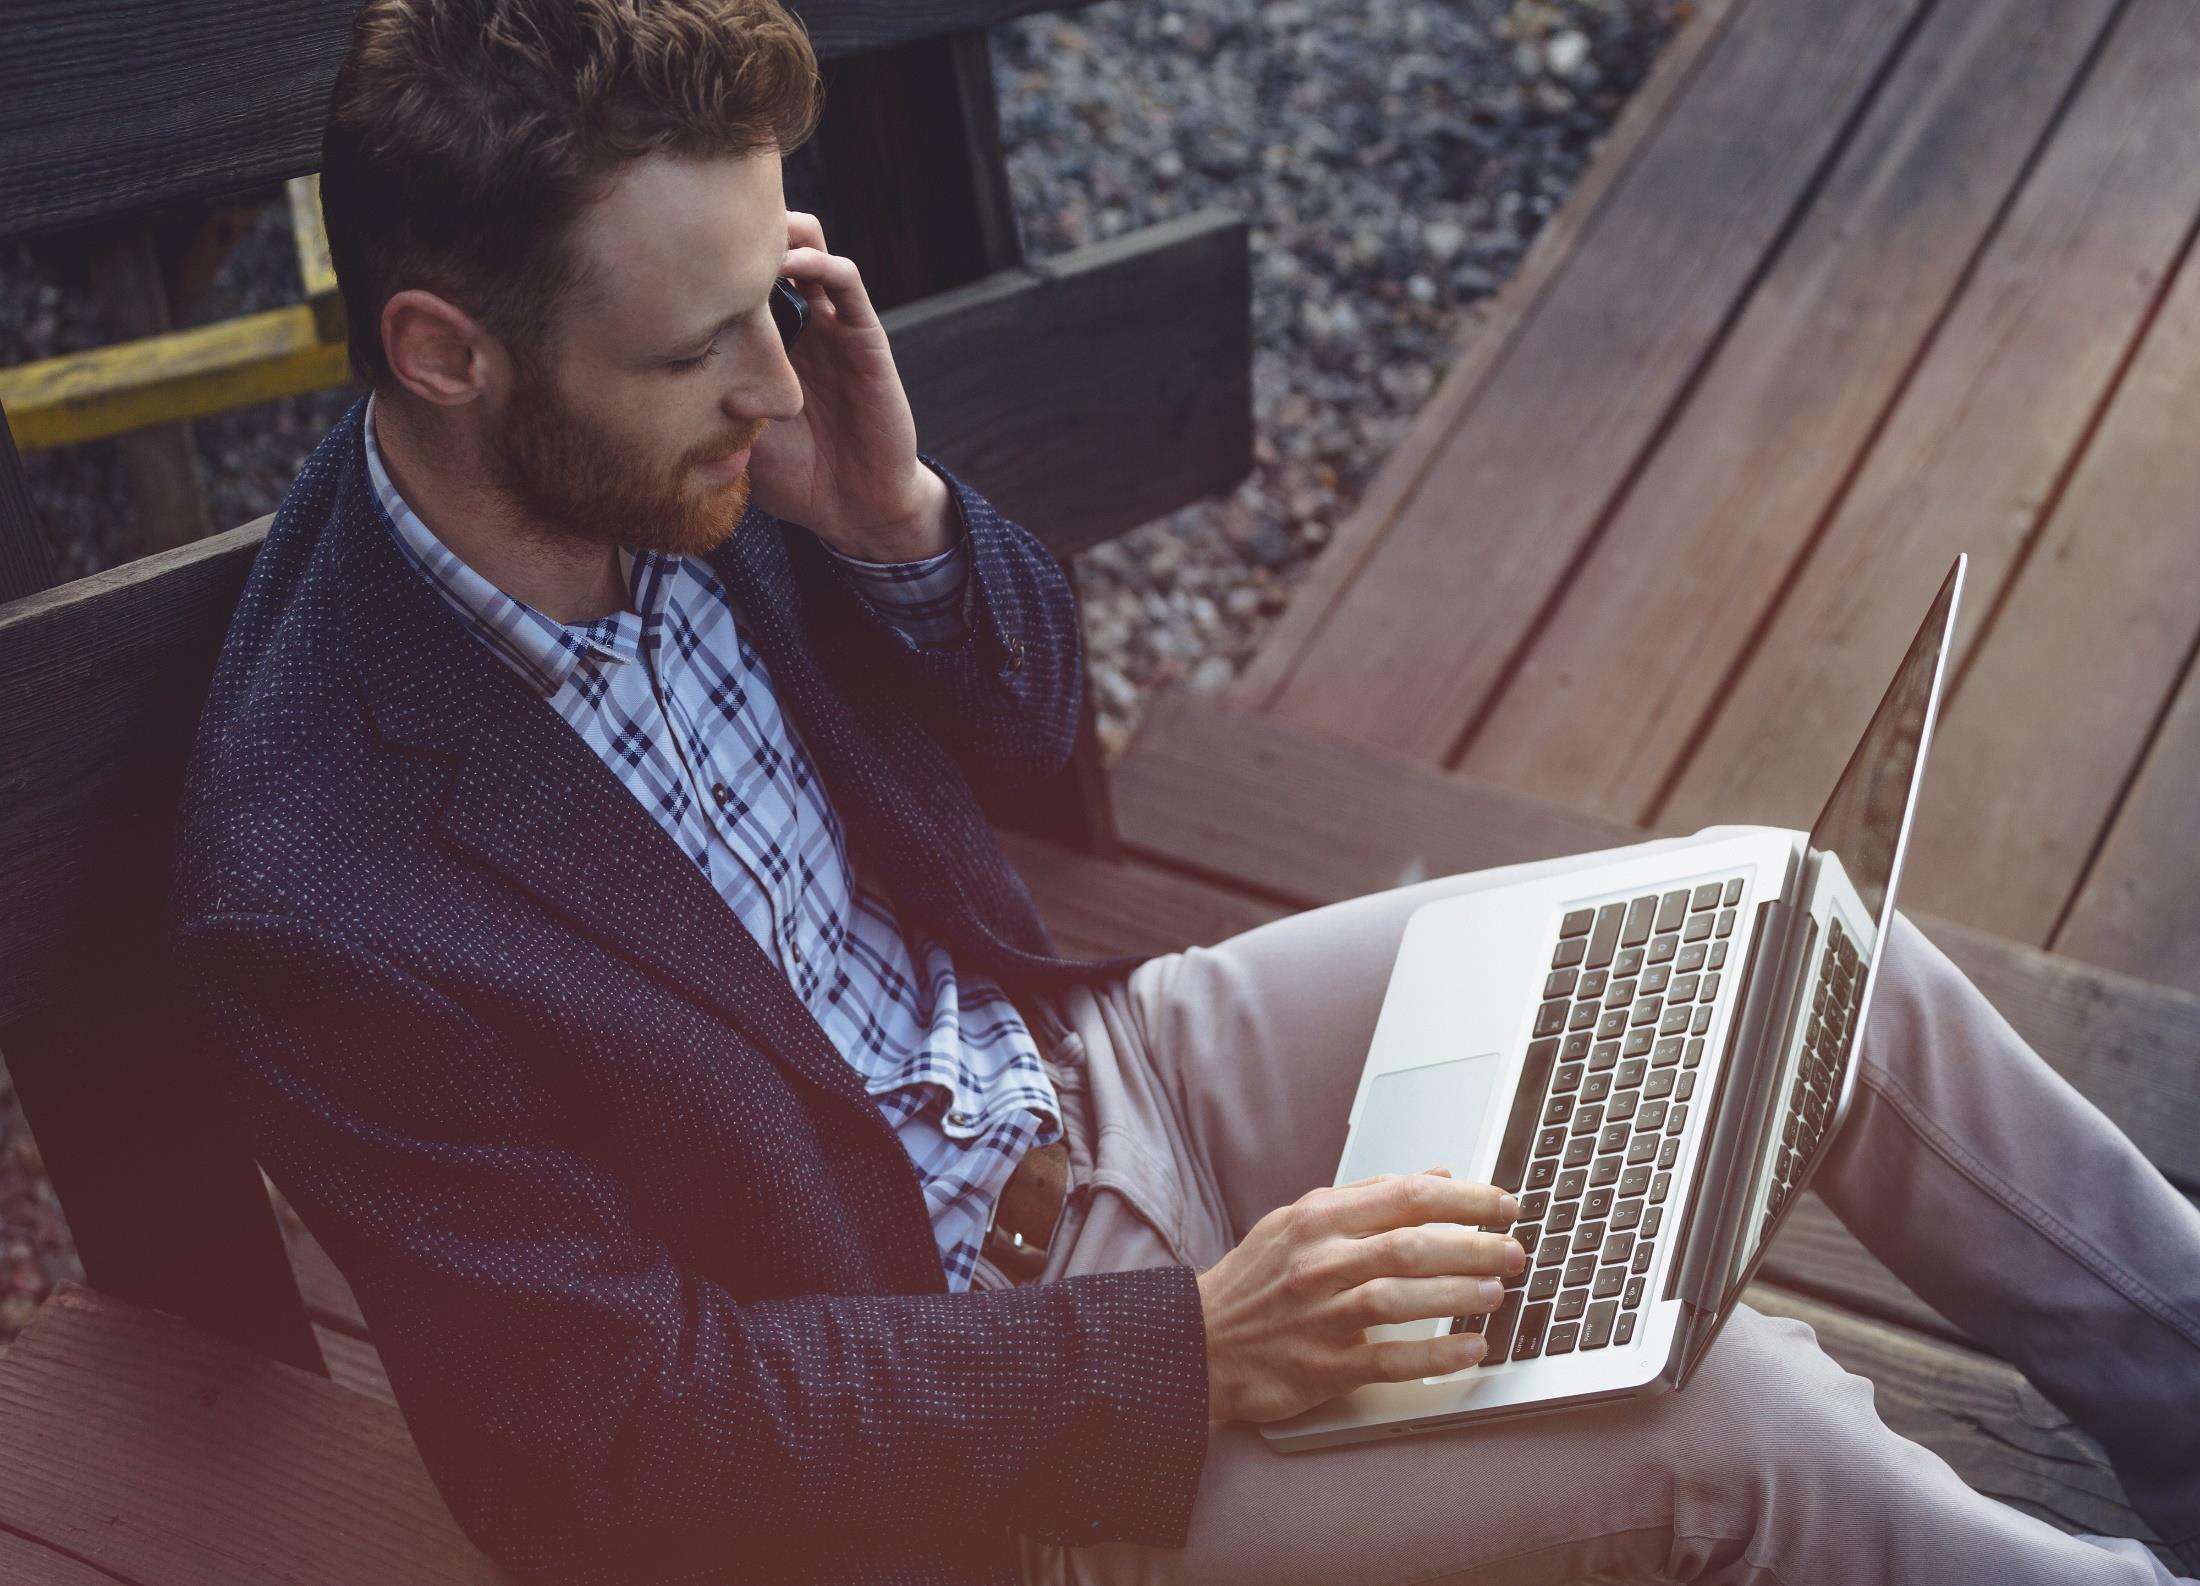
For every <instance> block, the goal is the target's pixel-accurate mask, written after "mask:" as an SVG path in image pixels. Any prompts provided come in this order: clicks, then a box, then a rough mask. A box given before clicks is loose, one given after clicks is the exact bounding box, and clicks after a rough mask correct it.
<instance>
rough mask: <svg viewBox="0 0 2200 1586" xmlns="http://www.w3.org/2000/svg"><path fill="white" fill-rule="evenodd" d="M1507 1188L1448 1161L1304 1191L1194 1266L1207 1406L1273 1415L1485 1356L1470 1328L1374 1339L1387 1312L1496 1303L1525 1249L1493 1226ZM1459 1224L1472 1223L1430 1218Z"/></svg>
mask: <svg viewBox="0 0 2200 1586" xmlns="http://www.w3.org/2000/svg"><path fill="white" fill-rule="evenodd" d="M1518 1209H1519V1208H1518V1204H1517V1202H1516V1201H1515V1200H1514V1198H1513V1197H1512V1196H1511V1195H1509V1194H1506V1193H1505V1192H1504V1191H1502V1190H1499V1189H1496V1188H1493V1187H1492V1186H1490V1185H1488V1184H1465V1183H1460V1182H1458V1181H1456V1180H1454V1179H1453V1178H1452V1177H1451V1170H1450V1169H1448V1168H1431V1169H1429V1170H1428V1171H1427V1172H1423V1173H1384V1174H1379V1175H1377V1176H1376V1177H1374V1178H1366V1179H1360V1180H1357V1181H1356V1182H1354V1183H1351V1184H1339V1185H1334V1186H1324V1187H1323V1188H1320V1189H1314V1190H1309V1191H1307V1193H1306V1194H1304V1195H1301V1196H1300V1197H1299V1198H1298V1199H1297V1200H1296V1201H1293V1202H1292V1203H1291V1204H1290V1205H1288V1206H1279V1207H1277V1208H1276V1209H1275V1210H1274V1211H1272V1212H1270V1213H1269V1214H1268V1215H1267V1216H1265V1217H1263V1218H1262V1219H1261V1220H1260V1221H1259V1222H1257V1223H1255V1224H1254V1225H1253V1226H1252V1229H1251V1230H1250V1231H1249V1232H1248V1233H1247V1234H1246V1236H1245V1238H1244V1239H1243V1240H1242V1241H1241V1242H1240V1243H1239V1244H1238V1246H1237V1248H1236V1249H1234V1250H1232V1251H1231V1252H1230V1253H1229V1254H1228V1255H1226V1256H1224V1257H1223V1258H1222V1259H1221V1260H1220V1261H1218V1262H1216V1263H1215V1264H1214V1265H1213V1266H1211V1267H1209V1268H1208V1269H1207V1270H1206V1271H1205V1272H1202V1273H1201V1274H1200V1275H1199V1298H1200V1304H1201V1306H1202V1308H1203V1309H1204V1311H1205V1313H1206V1323H1207V1382H1208V1418H1209V1419H1210V1420H1211V1421H1253V1422H1261V1421H1280V1420H1283V1419H1285V1418H1286V1417H1289V1416H1292V1415H1296V1414H1298V1413H1299V1412H1300V1411H1301V1410H1304V1409H1307V1408H1308V1407H1310V1406H1312V1405H1316V1404H1320V1403H1321V1402H1322V1401H1324V1400H1325V1399H1331V1398H1334V1397H1336V1396H1337V1395H1338V1394H1340V1393H1347V1392H1350V1391H1351V1390H1352V1389H1354V1388H1357V1387H1361V1386H1363V1385H1365V1384H1367V1383H1370V1382H1410V1381H1413V1380H1414V1379H1416V1378H1419V1377H1434V1376H1442V1375H1445V1374H1447V1373H1449V1372H1454V1371H1459V1370H1462V1369H1464V1368H1465V1367H1467V1366H1471V1365H1473V1364H1474V1363H1475V1362H1476V1361H1478V1360H1480V1359H1481V1358H1482V1351H1483V1343H1482V1340H1481V1339H1480V1338H1479V1337H1478V1336H1476V1335H1474V1334H1471V1333H1455V1334H1447V1335H1445V1336H1442V1337H1438V1338H1427V1339H1384V1340H1382V1341H1380V1342H1375V1343H1371V1342H1369V1341H1368V1339H1367V1336H1366V1329H1368V1328H1369V1327H1372V1326H1376V1325H1378V1324H1381V1323H1386V1322H1410V1321H1419V1320H1423V1319H1426V1318H1429V1317H1438V1316H1444V1317H1449V1316H1460V1315H1471V1314H1474V1313H1477V1312H1487V1311H1493V1310H1495V1309H1496V1308H1497V1306H1498V1303H1499V1301H1500V1299H1501V1298H1502V1297H1503V1290H1502V1287H1501V1280H1502V1279H1504V1278H1505V1277H1508V1276H1510V1275H1512V1274H1514V1273H1517V1272H1519V1271H1520V1270H1521V1269H1522V1268H1523V1266H1524V1265H1525V1263H1526V1256H1525V1254H1524V1253H1523V1252H1522V1250H1521V1248H1520V1246H1519V1244H1518V1243H1517V1242H1515V1241H1514V1240H1512V1239H1511V1238H1509V1237H1507V1236H1506V1235H1504V1234H1502V1233H1491V1232H1477V1231H1475V1230H1476V1229H1477V1228H1479V1229H1485V1230H1487V1229H1502V1228H1505V1227H1508V1226H1510V1224H1511V1223H1512V1220H1513V1218H1514V1216H1515V1215H1516V1214H1517V1212H1518ZM1448 1223H1467V1224H1472V1225H1474V1226H1473V1227H1471V1228H1454V1227H1430V1226H1427V1225H1429V1224H1448Z"/></svg>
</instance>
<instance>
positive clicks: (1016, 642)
mask: <svg viewBox="0 0 2200 1586" xmlns="http://www.w3.org/2000/svg"><path fill="white" fill-rule="evenodd" d="M1008 669H1009V670H1010V671H1011V672H1021V671H1022V670H1023V669H1024V641H1023V640H1021V639H1014V638H1012V639H1010V640H1009V641H1008Z"/></svg>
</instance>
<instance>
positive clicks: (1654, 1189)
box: [1650, 1173, 1673, 1206]
mask: <svg viewBox="0 0 2200 1586" xmlns="http://www.w3.org/2000/svg"><path fill="white" fill-rule="evenodd" d="M1672 1190H1673V1175H1672V1174H1670V1173H1660V1174H1659V1175H1658V1176H1657V1177H1656V1178H1654V1179H1652V1180H1651V1181H1650V1204H1651V1205H1653V1206H1662V1205H1664V1204H1665V1197H1666V1196H1667V1195H1669V1194H1671V1193H1672Z"/></svg>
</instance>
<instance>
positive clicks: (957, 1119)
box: [947, 1112, 971, 1129]
mask: <svg viewBox="0 0 2200 1586" xmlns="http://www.w3.org/2000/svg"><path fill="white" fill-rule="evenodd" d="M947 1121H948V1122H949V1123H951V1124H953V1125H954V1126H955V1127H956V1128H958V1129H962V1128H967V1127H968V1126H969V1124H970V1122H971V1118H970V1114H968V1113H967V1112H951V1113H949V1114H948V1115H947Z"/></svg>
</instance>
